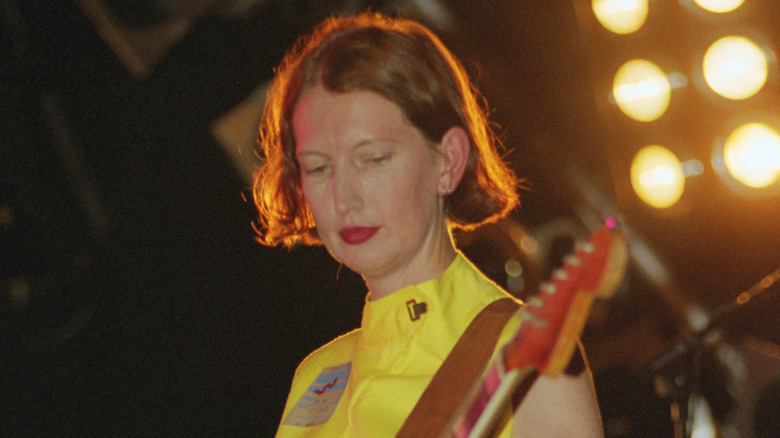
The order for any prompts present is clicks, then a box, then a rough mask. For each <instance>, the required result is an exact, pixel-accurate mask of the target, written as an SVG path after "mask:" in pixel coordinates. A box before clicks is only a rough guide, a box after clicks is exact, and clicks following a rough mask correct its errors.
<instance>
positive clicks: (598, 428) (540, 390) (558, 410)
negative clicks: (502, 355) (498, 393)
mask: <svg viewBox="0 0 780 438" xmlns="http://www.w3.org/2000/svg"><path fill="white" fill-rule="evenodd" d="M572 436H577V437H583V438H591V437H592V438H601V437H603V436H604V430H603V427H602V425H601V414H600V412H599V408H598V403H597V401H596V393H595V391H594V389H593V378H592V375H591V373H590V371H589V370H587V369H585V370H583V371H581V372H580V373H579V374H577V375H569V374H561V375H558V376H545V375H542V376H540V377H539V378H538V379H537V380H536V382H535V383H534V384H533V386H532V387H531V389H530V390H529V392H528V394H527V395H526V397H525V399H524V400H523V402H522V403H521V404H520V406H518V408H517V410H515V414H514V417H513V420H512V437H572Z"/></svg>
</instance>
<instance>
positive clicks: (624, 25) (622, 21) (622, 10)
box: [591, 0, 648, 35]
mask: <svg viewBox="0 0 780 438" xmlns="http://www.w3.org/2000/svg"><path fill="white" fill-rule="evenodd" d="M591 7H592V8H593V13H594V14H595V15H596V18H597V19H598V20H599V23H601V25H602V26H604V27H605V28H606V29H607V30H609V31H610V32H614V33H616V34H618V35H626V34H629V33H633V32H636V31H637V30H639V29H640V28H641V27H642V25H644V24H645V21H646V20H647V9H648V6H647V0H593V2H592V3H591Z"/></svg>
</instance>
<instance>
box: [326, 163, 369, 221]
mask: <svg viewBox="0 0 780 438" xmlns="http://www.w3.org/2000/svg"><path fill="white" fill-rule="evenodd" d="M357 179H358V178H357V175H355V172H350V171H349V168H348V167H347V168H346V169H345V168H342V170H341V171H340V172H336V173H335V174H334V176H333V180H332V183H333V203H334V205H335V207H336V212H337V213H338V214H347V213H349V212H350V211H354V210H358V209H360V208H361V207H362V206H363V201H362V198H361V196H360V183H359V181H357Z"/></svg>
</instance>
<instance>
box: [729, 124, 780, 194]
mask: <svg viewBox="0 0 780 438" xmlns="http://www.w3.org/2000/svg"><path fill="white" fill-rule="evenodd" d="M723 158H724V161H725V163H726V168H727V169H728V171H729V173H730V174H731V175H732V176H733V177H734V178H735V179H736V180H737V181H739V182H741V183H743V184H745V185H747V186H749V187H755V188H761V187H768V186H770V185H772V184H774V183H776V182H777V181H778V180H779V179H780V134H778V133H777V131H775V130H774V129H772V128H770V127H769V126H767V125H764V124H763V123H747V124H745V125H742V126H740V127H739V128H737V129H735V130H734V132H732V133H731V134H730V135H729V137H728V138H727V139H726V143H725V144H724V147H723Z"/></svg>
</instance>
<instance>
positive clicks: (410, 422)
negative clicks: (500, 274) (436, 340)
mask: <svg viewBox="0 0 780 438" xmlns="http://www.w3.org/2000/svg"><path fill="white" fill-rule="evenodd" d="M518 308H519V304H518V303H517V302H516V301H514V300H513V299H511V298H502V299H499V300H497V301H494V302H492V303H490V304H489V305H488V306H487V307H485V308H484V309H482V311H481V312H480V313H479V314H478V315H477V316H476V317H475V318H474V320H473V321H472V322H471V324H469V326H468V327H467V328H466V331H465V332H463V335H461V337H460V339H458V342H457V343H456V344H455V346H454V347H453V348H452V351H451V352H450V354H449V355H448V356H447V357H446V358H445V359H444V362H443V363H442V364H441V367H439V370H438V371H437V372H436V374H434V376H433V379H432V380H431V383H429V384H428V387H427V388H425V391H424V392H423V394H422V396H420V400H419V401H418V402H417V404H416V405H415V406H414V409H413V410H412V413H411V414H409V416H408V417H407V418H406V421H405V422H404V424H403V426H401V430H400V431H399V432H398V435H396V437H399V438H419V437H437V436H439V435H440V434H441V432H443V431H444V428H445V427H446V426H447V423H448V422H449V420H450V417H451V416H452V415H453V413H454V412H455V410H456V409H457V408H458V405H459V404H460V401H461V400H463V399H464V398H465V397H466V393H467V392H468V390H469V388H471V385H472V383H473V382H474V380H476V378H477V377H479V375H480V373H481V372H482V370H483V368H484V366H485V364H486V363H487V362H488V360H489V359H490V356H491V355H492V353H493V350H494V349H495V346H496V343H497V342H498V337H499V335H500V334H501V330H502V329H503V328H504V326H505V325H506V323H507V321H508V320H509V318H510V317H511V316H512V315H514V314H515V312H516V311H517V309H518Z"/></svg>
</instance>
